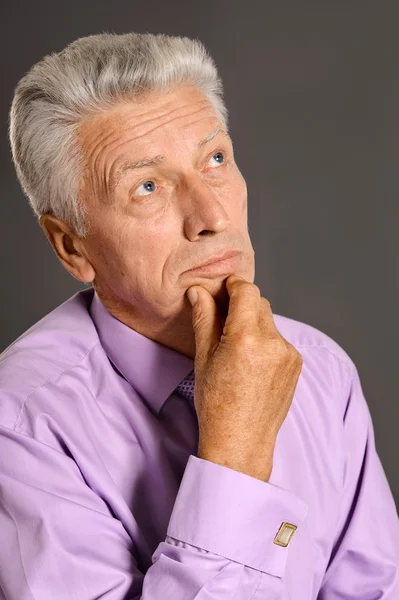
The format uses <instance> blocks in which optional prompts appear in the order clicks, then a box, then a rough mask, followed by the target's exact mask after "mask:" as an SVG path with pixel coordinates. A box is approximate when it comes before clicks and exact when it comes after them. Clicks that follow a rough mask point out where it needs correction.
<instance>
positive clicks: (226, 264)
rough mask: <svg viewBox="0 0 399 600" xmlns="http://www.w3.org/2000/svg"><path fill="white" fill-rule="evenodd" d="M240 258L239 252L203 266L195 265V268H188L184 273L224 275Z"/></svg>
mask: <svg viewBox="0 0 399 600" xmlns="http://www.w3.org/2000/svg"><path fill="white" fill-rule="evenodd" d="M239 259H240V254H235V255H234V256H230V257H229V258H225V259H224V260H218V261H216V262H213V263H211V264H209V265H205V266H204V267H197V268H196V269H189V270H188V271H186V273H195V274H196V275H201V274H204V275H208V274H209V273H211V274H213V275H225V274H226V273H228V272H229V271H232V269H234V267H236V266H237V264H238V262H239Z"/></svg>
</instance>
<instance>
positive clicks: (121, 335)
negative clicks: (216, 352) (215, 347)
mask: <svg viewBox="0 0 399 600" xmlns="http://www.w3.org/2000/svg"><path fill="white" fill-rule="evenodd" d="M93 289H94V288H93ZM89 312H90V316H91V318H92V320H93V322H94V324H95V326H96V329H97V332H98V335H99V338H100V341H101V344H102V346H103V348H104V350H105V352H106V354H107V356H108V358H109V360H110V361H111V362H112V363H113V364H114V366H115V367H116V368H117V369H118V371H119V372H120V373H121V374H122V375H123V377H124V378H125V379H126V380H127V381H128V382H129V383H130V385H131V386H132V387H133V388H134V389H135V390H136V391H137V392H138V393H139V394H140V396H141V397H142V398H143V399H144V400H145V401H146V402H147V404H148V405H149V406H150V407H151V409H152V410H153V411H154V412H155V414H157V415H158V414H159V412H160V410H161V408H162V407H163V405H164V404H165V402H166V400H167V399H168V398H169V396H170V395H171V393H172V392H173V391H174V389H175V388H176V387H177V386H178V385H179V383H180V382H181V381H182V380H183V379H184V378H185V377H186V376H187V375H188V374H189V373H190V371H191V370H192V369H193V368H194V360H193V359H192V358H190V357H188V356H186V355H184V354H182V353H180V352H177V351H176V350H173V349H172V348H168V347H167V346H164V345H163V344H160V343H159V342H156V341H154V340H151V339H150V338H148V337H146V336H144V335H142V334H140V333H138V332H137V331H135V330H134V329H132V328H131V327H128V326H127V325H125V324H124V323H122V322H121V321H119V320H118V319H116V318H115V317H114V316H113V315H112V314H111V313H110V312H109V311H108V310H107V309H106V308H105V306H104V304H103V303H102V302H101V300H100V298H99V296H98V294H97V292H96V291H95V290H94V294H93V299H92V302H91V305H90V307H89Z"/></svg>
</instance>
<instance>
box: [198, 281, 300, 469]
mask: <svg viewBox="0 0 399 600" xmlns="http://www.w3.org/2000/svg"><path fill="white" fill-rule="evenodd" d="M193 288H195V290H196V291H197V293H198V300H197V302H196V304H195V305H194V306H193V310H192V323H193V328H194V333H195V346H196V354H195V360H194V369H195V389H194V405H195V410H196V412H197V416H198V425H199V443H198V456H199V457H200V458H204V459H206V460H210V461H212V462H215V463H218V464H221V465H224V466H227V467H229V468H231V469H235V470H236V471H241V472H243V473H246V474H247V475H251V476H252V477H256V478H258V479H261V480H262V481H268V480H269V477H270V475H271V472H272V468H273V452H274V446H275V442H276V437H277V433H278V431H279V429H280V427H281V425H282V424H283V422H284V420H285V418H286V416H287V413H288V411H289V408H290V406H291V403H292V399H293V397H294V394H295V388H296V385H297V382H298V378H299V375H300V373H301V370H302V364H303V359H302V356H301V354H300V353H299V352H298V351H297V349H296V348H295V347H294V346H293V345H292V344H290V343H289V342H287V340H286V339H284V338H283V336H282V335H280V333H279V332H278V330H277V329H276V326H275V324H274V320H273V314H272V311H271V307H270V303H269V301H268V300H266V298H263V297H262V296H261V295H260V290H259V288H258V286H256V285H255V284H253V283H250V282H248V281H246V280H245V279H243V278H241V277H239V276H238V275H230V276H229V277H228V278H227V280H226V289H227V292H228V295H229V308H228V314H227V317H226V320H225V322H224V326H223V322H222V319H221V317H220V315H219V312H218V309H217V306H216V303H215V301H214V299H213V297H212V295H211V294H210V293H209V292H208V291H207V290H206V289H205V288H203V287H201V286H192V287H191V288H189V289H190V290H191V289H193Z"/></svg>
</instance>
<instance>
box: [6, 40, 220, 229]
mask: <svg viewBox="0 0 399 600" xmlns="http://www.w3.org/2000/svg"><path fill="white" fill-rule="evenodd" d="M174 85H190V86H195V87H196V88H197V89H199V90H200V91H202V92H203V93H204V94H205V96H206V97H207V98H208V100H209V102H210V103H211V105H212V107H213V108H214V110H215V113H216V115H217V116H218V118H219V120H220V121H221V123H222V125H223V126H224V128H225V129H226V131H228V123H227V120H228V113H227V109H226V107H225V105H224V102H223V87H222V81H221V78H220V76H219V75H218V72H217V69H216V66H215V63H214V61H213V59H212V58H211V56H210V55H209V54H208V53H207V51H206V49H205V47H204V45H203V44H202V43H201V42H200V41H199V40H197V39H195V40H193V39H190V38H188V37H178V36H169V35H165V34H151V33H127V34H122V35H117V34H114V33H102V34H98V35H89V36H86V37H82V38H78V39H77V40H75V41H74V42H72V43H70V44H69V45H68V46H66V47H65V48H64V49H63V50H62V51H61V52H59V53H52V54H49V55H47V56H45V57H44V58H43V59H42V60H40V61H39V62H38V63H36V64H35V65H34V66H33V67H32V68H31V69H30V70H29V71H28V72H27V73H26V74H25V75H24V76H23V77H22V79H20V81H19V82H18V84H17V86H16V88H15V92H14V97H13V101H12V104H11V109H10V114H9V136H10V144H11V151H12V157H13V161H14V165H15V169H16V172H17V176H18V179H19V182H20V184H21V187H22V190H23V192H24V193H25V194H26V196H27V197H28V199H29V203H30V205H31V207H32V208H33V211H34V213H35V215H36V216H37V218H39V217H40V216H41V215H43V214H46V213H50V214H52V215H54V216H56V217H57V218H59V219H63V220H65V221H66V222H67V223H68V224H69V225H70V226H72V227H73V229H74V230H75V231H76V233H77V234H78V235H79V236H81V237H85V236H86V235H87V233H88V226H89V222H88V215H87V209H86V206H85V204H84V203H83V202H82V200H81V198H80V197H79V189H80V185H81V181H82V177H83V174H84V170H85V157H84V156H83V155H82V150H81V148H80V146H79V142H78V131H79V128H80V126H81V124H82V122H83V120H84V119H85V118H87V117H89V116H92V115H93V114H96V113H99V112H101V111H103V110H106V109H107V108H111V107H112V106H113V105H114V104H115V103H117V102H119V101H122V100H123V99H124V98H126V97H133V98H134V97H139V96H142V95H144V94H146V93H148V92H151V91H153V90H154V91H167V90H168V88H170V87H171V86H174Z"/></svg>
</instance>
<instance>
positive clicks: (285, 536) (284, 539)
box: [273, 523, 297, 546]
mask: <svg viewBox="0 0 399 600" xmlns="http://www.w3.org/2000/svg"><path fill="white" fill-rule="evenodd" d="M296 528H297V526H296V525H292V523H281V527H280V529H279V530H278V532H277V535H276V537H275V538H274V540H273V543H274V544H277V545H278V546H288V544H289V543H290V540H291V538H292V536H293V535H294V533H295V530H296Z"/></svg>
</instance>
